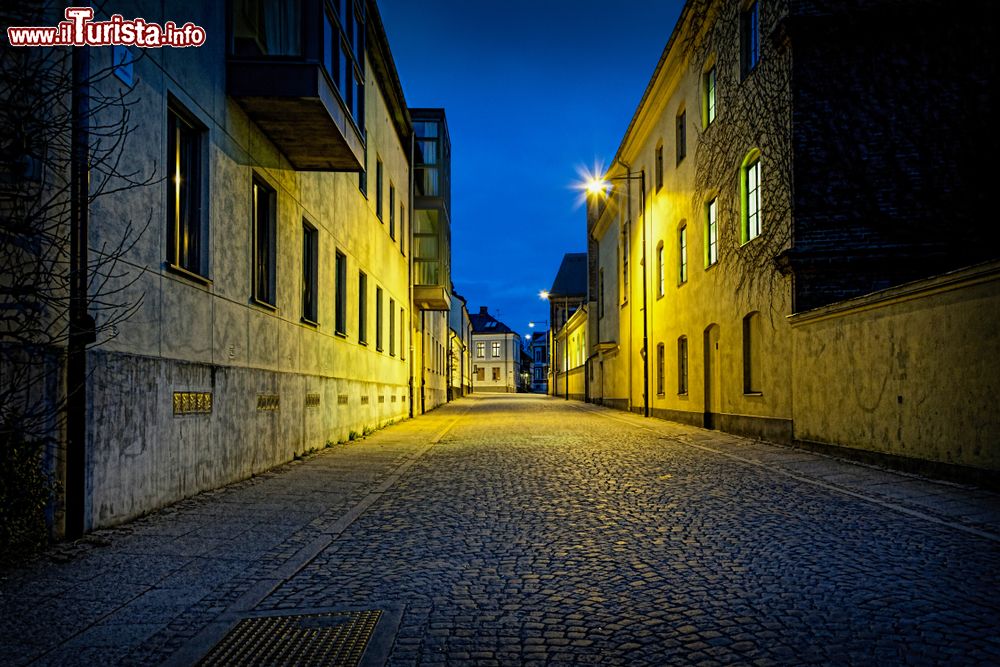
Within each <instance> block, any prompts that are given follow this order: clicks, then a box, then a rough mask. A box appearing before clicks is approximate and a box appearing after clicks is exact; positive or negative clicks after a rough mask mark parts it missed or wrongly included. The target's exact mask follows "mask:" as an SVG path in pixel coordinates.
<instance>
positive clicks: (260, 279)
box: [253, 178, 278, 306]
mask: <svg viewBox="0 0 1000 667" xmlns="http://www.w3.org/2000/svg"><path fill="white" fill-rule="evenodd" d="M277 201H278V193H276V192H275V191H274V190H273V189H272V188H271V187H270V186H268V185H267V184H266V183H264V181H262V180H260V179H259V178H254V180H253V257H254V262H253V298H254V301H256V302H258V303H263V304H267V305H269V306H274V305H275V287H274V279H275V276H274V270H275V264H274V263H275V247H274V245H275V231H276V230H275V227H276V226H277V205H278V204H277Z"/></svg>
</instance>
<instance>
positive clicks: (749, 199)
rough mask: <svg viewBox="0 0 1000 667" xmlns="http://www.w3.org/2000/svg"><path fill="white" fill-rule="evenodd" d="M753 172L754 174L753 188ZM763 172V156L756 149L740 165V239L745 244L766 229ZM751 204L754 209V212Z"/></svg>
mask: <svg viewBox="0 0 1000 667" xmlns="http://www.w3.org/2000/svg"><path fill="white" fill-rule="evenodd" d="M751 173H753V175H754V184H755V187H753V188H751V182H750V175H751ZM763 174H764V172H763V157H762V156H761V153H760V151H759V150H757V149H754V150H752V151H750V152H749V153H748V154H747V157H746V158H745V159H744V160H743V164H742V165H741V166H740V241H741V242H742V243H744V244H746V243H749V242H750V241H753V240H754V239H755V238H757V237H758V236H760V235H761V232H762V231H763V229H764V224H763V223H764V202H763V199H764V197H763V189H764V176H763ZM751 204H753V209H754V210H753V212H752V213H751V210H750V209H751ZM754 232H755V233H754Z"/></svg>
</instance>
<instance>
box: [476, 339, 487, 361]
mask: <svg viewBox="0 0 1000 667" xmlns="http://www.w3.org/2000/svg"><path fill="white" fill-rule="evenodd" d="M485 358H486V342H485V341H481V340H478V341H476V359H485Z"/></svg>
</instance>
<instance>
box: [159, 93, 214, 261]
mask: <svg viewBox="0 0 1000 667" xmlns="http://www.w3.org/2000/svg"><path fill="white" fill-rule="evenodd" d="M203 133H204V130H202V129H201V128H199V127H195V126H194V125H193V124H192V123H189V122H188V121H187V120H185V119H184V118H183V117H181V116H180V115H179V114H178V113H176V112H175V111H174V110H173V109H170V110H168V112H167V168H168V170H169V171H168V174H167V177H168V180H167V182H168V184H169V196H168V197H167V253H168V254H167V262H168V263H170V264H171V265H173V266H176V267H179V268H182V269H184V270H185V271H190V272H192V273H196V274H198V275H202V276H203V275H205V274H206V273H207V271H206V267H205V262H204V256H205V249H206V246H207V245H208V244H207V243H206V241H207V236H208V235H207V233H206V232H207V230H206V228H205V225H204V217H203V216H202V182H201V174H202V168H201V167H202V135H203Z"/></svg>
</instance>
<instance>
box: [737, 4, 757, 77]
mask: <svg viewBox="0 0 1000 667" xmlns="http://www.w3.org/2000/svg"><path fill="white" fill-rule="evenodd" d="M759 60H760V8H759V6H758V4H757V3H756V2H752V3H750V4H749V5H748V6H747V8H746V9H745V10H744V11H743V13H742V14H741V15H740V71H741V73H742V75H743V76H744V77H746V76H747V75H748V74H750V72H751V71H753V68H754V67H756V66H757V62H758V61H759Z"/></svg>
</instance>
